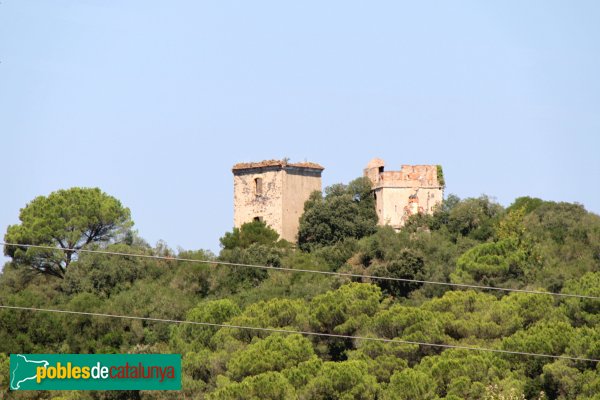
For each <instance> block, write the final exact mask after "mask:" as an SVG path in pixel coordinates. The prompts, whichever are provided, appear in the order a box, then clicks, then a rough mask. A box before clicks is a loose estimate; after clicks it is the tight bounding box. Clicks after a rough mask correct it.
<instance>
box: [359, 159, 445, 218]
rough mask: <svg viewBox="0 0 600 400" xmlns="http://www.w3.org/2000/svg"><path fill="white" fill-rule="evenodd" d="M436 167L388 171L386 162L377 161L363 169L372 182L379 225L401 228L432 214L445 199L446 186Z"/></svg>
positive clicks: (407, 166) (414, 167)
mask: <svg viewBox="0 0 600 400" xmlns="http://www.w3.org/2000/svg"><path fill="white" fill-rule="evenodd" d="M438 172H441V167H439V166H437V165H402V167H401V169H400V170H399V171H385V161H383V160H382V159H380V158H375V159H373V160H371V161H370V162H369V164H368V165H367V167H366V168H365V169H364V176H366V177H368V178H369V179H370V180H371V184H372V190H373V196H374V197H375V204H376V209H377V216H378V217H379V224H380V225H391V226H392V227H393V228H394V229H400V228H401V227H402V226H403V225H404V224H405V223H406V221H407V220H408V218H409V217H410V216H411V215H414V214H418V213H420V214H423V213H424V214H432V213H433V210H434V208H435V206H437V205H438V204H440V203H441V202H442V200H443V198H444V183H443V182H442V179H443V178H442V177H441V176H438Z"/></svg>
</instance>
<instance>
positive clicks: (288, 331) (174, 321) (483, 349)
mask: <svg viewBox="0 0 600 400" xmlns="http://www.w3.org/2000/svg"><path fill="white" fill-rule="evenodd" d="M0 308H4V309H10V310H22V311H41V312H50V313H61V314H71V315H86V316H91V317H105V318H119V319H130V320H139V321H150V322H165V323H172V324H189V325H200V326H212V327H217V328H231V329H247V330H255V331H261V332H271V333H285V334H298V335H304V336H319V337H329V338H336V339H353V340H365V341H373V342H385V343H398V344H411V345H418V346H429V347H440V348H444V349H458V350H470V351H481V352H490V353H500V354H511V355H520V356H529V357H544V358H553V359H564V360H571V361H586V362H600V359H595V358H585V357H571V356H557V355H553V354H544V353H531V352H527V351H512V350H501V349H490V348H486V347H474V346H461V345H454V344H442V343H428V342H417V341H413V340H403V339H387V338H377V337H365V336H354V335H339V334H335V333H321V332H310V331H295V330H292V329H280V328H261V327H255V326H245V325H231V324H217V323H213V322H198V321H185V320H178V319H166V318H153V317H138V316H133V315H118V314H105V313H94V312H84V311H70V310H57V309H50V308H37V307H20V306H7V305H0Z"/></svg>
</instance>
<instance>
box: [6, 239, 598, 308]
mask: <svg viewBox="0 0 600 400" xmlns="http://www.w3.org/2000/svg"><path fill="white" fill-rule="evenodd" d="M0 245H4V246H15V247H31V248H36V249H47V250H60V251H72V252H80V253H94V254H105V255H113V256H127V257H139V258H149V259H157V260H166V261H182V262H191V263H200V264H210V265H216V266H218V265H228V266H232V267H246V268H258V269H267V270H275V271H288V272H305V273H311V274H321V275H330V276H344V277H349V278H361V279H365V278H366V279H373V280H385V281H396V282H412V283H421V284H426V285H438V286H449V287H456V288H461V289H477V290H496V291H500V292H516V293H529V294H541V295H546V296H556V297H571V298H579V299H590V300H600V296H591V295H585V294H573V293H556V292H544V291H541V290H529V289H512V288H504V287H495V286H484V285H473V284H468V283H452V282H439V281H429V280H422V279H410V278H396V277H392V276H376V275H361V274H354V273H351V272H333V271H318V270H312V269H302V268H289V267H274V266H271V265H256V264H243V263H232V262H225V261H211V260H194V259H190V258H181V257H170V256H157V255H150V254H134V253H123V252H118V251H107V250H88V249H74V248H60V247H54V246H42V245H35V244H19V243H5V242H0Z"/></svg>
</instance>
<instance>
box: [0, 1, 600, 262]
mask: <svg viewBox="0 0 600 400" xmlns="http://www.w3.org/2000/svg"><path fill="white" fill-rule="evenodd" d="M599 21H600V2H598V1H495V2H489V1H485V2H482V1H451V2H450V1H438V2H428V1H426V2H414V1H411V2H408V1H405V2H400V1H387V2H386V1H381V2H364V1H360V2H358V1H356V2H354V1H337V2H336V1H327V2H324V1H299V2H281V1H272V2H262V1H214V2H201V1H176V0H174V1H148V0H145V1H133V0H129V1H105V0H70V1H65V0H52V1H48V0H38V1H34V0H2V2H1V4H0V61H1V63H0V139H1V140H0V160H1V161H0V162H1V164H0V166H1V168H2V173H3V174H2V183H1V185H0V187H1V188H2V189H1V191H0V194H1V195H0V231H1V233H2V236H3V234H4V232H5V231H6V227H7V226H8V225H9V224H13V223H17V222H18V213H19V208H21V207H23V206H25V204H27V202H28V201H30V200H32V199H33V198H34V197H35V196H38V195H46V194H48V193H50V192H52V191H54V190H57V189H61V188H69V187H72V186H87V187H89V186H97V187H100V188H101V189H102V190H104V191H105V192H107V193H109V194H111V195H113V196H115V197H117V198H118V199H120V200H121V201H122V202H123V204H124V205H126V206H128V207H129V208H130V209H131V211H132V216H133V219H134V221H135V223H136V228H137V229H138V231H139V233H140V235H141V236H142V237H144V238H145V239H146V240H148V241H149V242H150V243H151V244H154V243H155V242H156V241H157V240H159V239H164V240H165V241H166V242H167V243H168V245H170V246H171V247H173V248H177V247H178V246H181V247H183V248H186V249H198V248H205V249H206V248H207V249H212V250H214V251H218V249H219V246H218V239H219V237H220V236H222V235H223V233H224V232H225V231H227V230H230V229H231V228H232V224H233V210H232V203H233V190H232V183H233V178H232V174H231V167H232V165H233V164H235V163H236V162H240V161H256V160H262V159H270V158H283V157H289V158H290V159H291V160H292V161H304V160H305V159H306V160H309V161H315V162H319V163H321V164H322V165H324V166H325V171H324V175H323V183H324V185H329V184H332V183H336V182H348V181H350V180H351V179H353V178H355V177H357V176H359V175H361V173H362V168H363V167H364V166H365V165H366V164H367V162H368V161H369V160H370V159H371V158H373V157H381V158H383V159H385V160H386V161H387V169H388V170H389V169H397V168H398V167H399V165H400V164H411V163H414V164H426V163H432V164H442V165H443V166H444V170H445V176H446V182H447V191H446V193H455V194H457V195H458V196H460V197H470V196H479V195H480V194H482V193H485V194H488V195H490V196H493V197H495V198H496V199H497V201H498V202H500V203H501V204H503V205H508V204H510V203H511V202H512V200H513V199H514V198H515V197H518V196H523V195H530V196H537V197H541V198H543V199H547V200H557V201H569V202H579V203H582V204H583V205H584V206H585V207H586V208H587V209H588V210H591V211H593V212H596V213H600V188H599V185H598V183H599V182H598V181H599V178H600V157H599V155H598V154H599V151H600V23H599Z"/></svg>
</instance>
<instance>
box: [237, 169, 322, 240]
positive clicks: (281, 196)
mask: <svg viewBox="0 0 600 400" xmlns="http://www.w3.org/2000/svg"><path fill="white" fill-rule="evenodd" d="M323 169H324V168H323V167H322V166H320V165H319V164H315V163H311V162H304V163H288V162H287V160H266V161H260V162H250V163H239V164H236V165H234V166H233V168H232V172H233V209H234V212H233V223H234V226H235V227H236V228H239V227H240V226H242V224H244V223H246V222H252V221H254V220H260V221H264V222H266V224H267V225H268V226H270V227H271V228H273V229H274V230H275V231H277V233H279V236H280V237H281V238H282V239H285V240H287V241H290V242H296V236H297V234H298V227H299V220H300V217H301V216H302V213H303V212H304V202H305V201H306V200H308V198H309V196H310V194H311V193H312V192H314V191H315V190H318V191H321V172H322V171H323Z"/></svg>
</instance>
